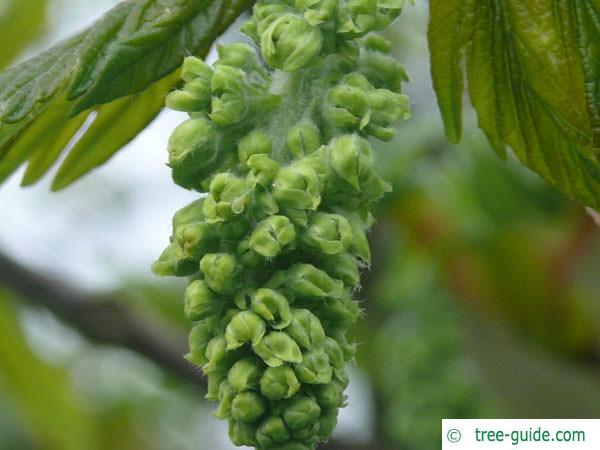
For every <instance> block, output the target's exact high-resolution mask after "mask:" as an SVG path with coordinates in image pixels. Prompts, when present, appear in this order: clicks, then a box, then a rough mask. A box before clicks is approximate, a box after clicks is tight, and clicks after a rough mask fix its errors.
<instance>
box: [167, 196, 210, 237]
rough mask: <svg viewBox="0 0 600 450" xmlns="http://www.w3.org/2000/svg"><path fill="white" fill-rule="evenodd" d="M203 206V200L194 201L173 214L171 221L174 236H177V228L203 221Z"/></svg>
mask: <svg viewBox="0 0 600 450" xmlns="http://www.w3.org/2000/svg"><path fill="white" fill-rule="evenodd" d="M203 204H204V199H200V200H196V201H194V202H192V203H190V204H189V205H187V206H184V207H183V208H181V209H180V210H178V211H177V212H176V213H175V215H174V216H173V220H172V227H173V234H174V235H175V234H177V229H178V228H180V227H183V226H185V225H188V224H191V223H199V222H202V221H203V220H204V213H203V212H202V207H203Z"/></svg>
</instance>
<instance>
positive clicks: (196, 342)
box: [185, 320, 214, 366]
mask: <svg viewBox="0 0 600 450" xmlns="http://www.w3.org/2000/svg"><path fill="white" fill-rule="evenodd" d="M213 337H214V333H213V330H212V329H211V326H210V322H209V321H207V320H203V321H201V322H198V324H197V325H196V326H194V328H192V331H191V332H190V335H189V339H188V343H189V347H190V352H189V353H188V354H187V355H185V359H187V360H188V361H189V362H191V363H192V364H195V365H197V366H203V365H204V364H206V363H207V362H208V359H207V358H206V348H207V346H208V343H209V342H210V340H211V339H212V338H213Z"/></svg>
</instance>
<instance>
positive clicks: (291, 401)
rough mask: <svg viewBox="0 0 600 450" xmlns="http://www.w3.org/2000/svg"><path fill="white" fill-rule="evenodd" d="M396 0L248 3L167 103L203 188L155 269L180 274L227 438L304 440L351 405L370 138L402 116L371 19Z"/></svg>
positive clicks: (200, 361)
mask: <svg viewBox="0 0 600 450" xmlns="http://www.w3.org/2000/svg"><path fill="white" fill-rule="evenodd" d="M401 6H402V1H400V0H380V1H375V0H346V1H336V0H296V1H294V0H287V1H283V0H268V1H262V2H258V3H257V4H256V5H255V7H254V14H253V17H252V19H251V21H250V22H248V23H247V24H246V25H245V26H244V28H243V29H244V31H245V32H246V34H248V35H249V36H250V37H251V38H252V39H253V40H254V41H255V43H256V44H257V46H258V47H259V49H260V52H261V53H262V57H261V55H259V54H258V53H257V51H256V50H255V49H254V48H253V47H251V46H250V45H247V44H245V43H235V44H228V45H224V46H221V47H219V49H218V52H219V59H218V61H217V62H216V63H215V64H214V65H213V66H212V67H211V66H209V65H207V64H206V63H204V62H203V61H201V60H199V59H196V58H193V57H190V58H187V59H186V61H185V62H184V65H183V69H182V78H183V80H184V81H185V85H184V87H183V88H182V89H181V90H178V91H175V92H173V93H171V94H170V95H169V96H168V98H167V105H168V106H169V107H170V108H172V109H175V110H179V111H185V112H187V113H189V119H188V120H186V121H185V122H184V123H182V124H181V125H180V126H178V127H177V128H176V129H175V131H174V132H173V135H172V136H171V138H170V141H169V149H168V150H169V164H170V166H171V168H172V170H173V178H174V180H175V182H176V183H178V184H179V185H181V186H183V187H185V188H189V189H195V190H198V191H200V192H205V193H206V195H205V196H204V197H203V198H201V199H200V200H198V201H196V202H194V203H192V204H191V205H189V206H187V207H185V208H183V209H182V210H180V211H179V212H177V213H176V214H175V217H174V219H173V234H172V237H171V243H170V245H169V246H168V247H167V249H166V250H165V251H164V252H163V254H162V255H161V256H160V258H159V259H158V261H157V262H156V263H155V264H154V266H153V269H154V271H155V273H157V274H158V275H176V276H189V277H190V284H189V286H188V288H187V291H186V295H185V313H186V316H187V317H188V318H189V319H190V320H192V321H194V322H195V325H194V328H193V330H192V332H191V334H190V353H189V354H188V355H187V358H188V360H189V361H191V362H192V363H194V364H196V365H198V366H200V367H202V370H203V371H204V373H205V375H206V376H207V378H208V385H209V386H208V394H207V398H209V399H212V400H217V401H219V407H218V409H217V411H216V412H215V415H216V416H217V417H218V418H221V419H227V420H228V421H229V425H230V428H229V429H230V437H231V440H232V441H233V442H234V444H236V445H240V446H241V445H247V446H253V447H256V448H258V449H262V450H267V449H279V450H308V449H313V448H315V446H316V444H317V443H318V442H321V441H325V440H327V439H328V437H329V435H330V434H331V432H332V430H333V429H334V427H335V425H336V421H337V414H338V409H339V408H340V407H342V406H344V404H345V396H344V390H345V389H346V387H347V385H348V377H347V375H346V373H345V365H346V363H347V362H348V361H350V360H352V359H353V357H354V354H355V348H354V346H353V345H352V344H351V343H349V342H348V341H347V338H346V334H347V332H348V330H349V329H350V327H351V326H352V325H353V323H354V322H355V321H356V320H357V318H358V317H359V315H360V307H359V305H358V302H357V301H355V300H354V299H353V294H354V292H356V291H357V289H358V287H359V282H360V276H359V271H360V269H361V267H364V266H366V265H368V264H369V261H370V251H369V246H368V242H367V238H366V235H365V233H366V231H367V230H368V228H369V227H370V225H371V223H372V217H371V215H370V213H369V209H370V206H371V204H372V203H373V202H374V201H376V200H377V199H378V198H380V197H381V196H382V195H383V194H384V193H385V192H386V191H388V190H389V187H388V185H387V184H386V183H385V182H384V181H383V180H382V179H381V178H380V177H379V176H378V175H377V173H376V172H375V170H374V166H373V151H372V148H371V145H370V143H369V142H368V141H367V137H369V136H374V137H377V138H379V139H383V140H387V139H390V138H391V137H392V136H393V133H394V131H393V125H394V124H395V123H397V122H398V121H399V120H402V119H405V118H407V117H408V114H409V108H408V99H407V97H406V96H405V95H403V94H402V93H401V84H402V82H403V81H405V80H406V75H405V73H404V72H403V70H402V68H401V67H400V66H399V65H398V64H397V63H396V62H395V61H394V60H393V59H392V58H391V57H390V56H389V55H387V53H388V52H389V50H390V44H389V42H387V41H386V40H385V39H383V38H382V37H381V36H379V35H377V34H371V32H372V31H374V30H378V29H382V28H385V26H387V25H388V24H389V23H390V22H391V20H393V18H394V17H395V16H397V15H398V14H399V13H400V9H401Z"/></svg>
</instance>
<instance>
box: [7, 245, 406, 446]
mask: <svg viewBox="0 0 600 450" xmlns="http://www.w3.org/2000/svg"><path fill="white" fill-rule="evenodd" d="M0 286H4V287H7V288H8V289H10V290H11V291H13V292H14V293H15V294H18V295H20V296H21V297H22V298H23V299H24V300H26V301H28V302H30V303H33V304H35V305H39V306H43V307H45V308H47V309H48V310H50V311H51V312H53V313H54V314H56V315H57V316H58V317H60V318H61V319H63V320H64V321H66V322H68V323H69V324H70V325H72V326H74V327H75V328H77V329H78V330H79V331H80V332H81V333H83V335H85V336H86V337H88V338H90V339H92V340H94V341H96V342H99V343H103V344H109V345H116V346H119V347H124V348H127V349H129V350H133V351H134V352H137V353H140V354H142V355H144V356H146V357H148V358H149V359H151V360H152V361H154V362H155V363H156V364H158V365H159V366H161V367H163V368H164V369H166V370H168V371H170V372H171V373H173V374H175V375H178V376H179V377H181V378H182V379H184V380H186V381H188V382H191V383H193V384H195V385H197V386H201V387H202V389H205V387H206V383H205V380H204V378H203V377H201V376H200V372H199V371H198V370H197V369H195V368H194V367H193V366H192V365H190V364H189V363H188V362H187V361H186V360H185V359H183V357H182V355H183V354H184V353H185V352H186V337H185V336H184V335H183V334H180V335H178V334H177V333H178V332H176V331H174V330H167V329H165V327H164V326H158V325H154V324H151V323H149V322H148V321H147V320H143V318H141V317H139V315H136V314H133V313H132V311H131V310H130V309H129V308H127V306H125V305H124V300H123V299H121V298H119V297H118V296H110V295H104V296H98V295H94V294H91V293H88V292H85V291H83V290H81V289H78V288H76V287H74V286H70V285H67V284H65V283H63V282H59V281H57V280H54V279H52V278H50V277H47V276H44V275H41V274H39V273H36V272H34V271H32V270H30V269H28V268H26V267H24V266H22V265H21V264H19V263H17V262H15V261H13V260H11V259H10V258H8V257H7V256H5V255H3V254H1V253H0ZM321 449H322V450H395V449H392V448H391V447H386V446H383V445H381V444H378V443H373V444H368V445H360V444H348V443H346V442H344V441H342V442H340V441H337V440H333V441H330V442H328V443H327V444H324V445H322V446H321Z"/></svg>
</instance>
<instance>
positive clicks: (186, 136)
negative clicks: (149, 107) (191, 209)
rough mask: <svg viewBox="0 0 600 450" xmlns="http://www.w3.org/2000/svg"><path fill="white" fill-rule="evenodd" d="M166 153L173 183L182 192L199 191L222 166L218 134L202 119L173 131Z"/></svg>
mask: <svg viewBox="0 0 600 450" xmlns="http://www.w3.org/2000/svg"><path fill="white" fill-rule="evenodd" d="M168 151H169V167H171V169H173V179H174V180H175V183H177V184H179V185H180V186H183V187H185V188H194V187H198V186H199V184H200V181H201V180H202V179H204V178H205V177H206V176H207V175H209V174H210V173H211V172H212V171H213V170H215V169H216V168H217V167H218V166H219V164H220V162H221V154H220V152H219V150H218V148H217V132H216V131H215V130H214V128H213V127H212V124H211V123H210V121H209V120H207V119H206V118H205V117H197V118H193V119H188V120H186V121H185V122H183V123H182V124H180V125H179V126H178V127H177V128H175V130H174V131H173V133H172V134H171V137H170V138H169V145H168Z"/></svg>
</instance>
